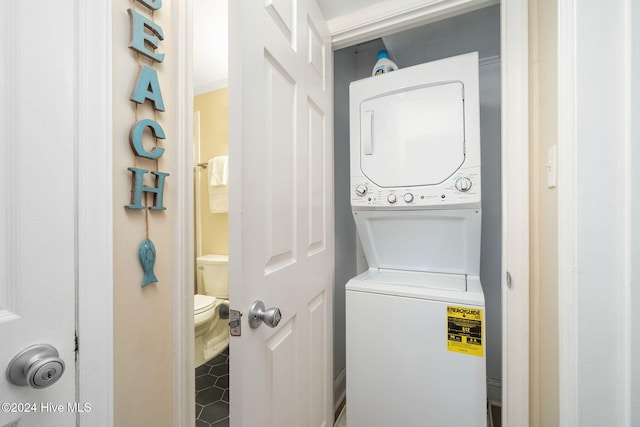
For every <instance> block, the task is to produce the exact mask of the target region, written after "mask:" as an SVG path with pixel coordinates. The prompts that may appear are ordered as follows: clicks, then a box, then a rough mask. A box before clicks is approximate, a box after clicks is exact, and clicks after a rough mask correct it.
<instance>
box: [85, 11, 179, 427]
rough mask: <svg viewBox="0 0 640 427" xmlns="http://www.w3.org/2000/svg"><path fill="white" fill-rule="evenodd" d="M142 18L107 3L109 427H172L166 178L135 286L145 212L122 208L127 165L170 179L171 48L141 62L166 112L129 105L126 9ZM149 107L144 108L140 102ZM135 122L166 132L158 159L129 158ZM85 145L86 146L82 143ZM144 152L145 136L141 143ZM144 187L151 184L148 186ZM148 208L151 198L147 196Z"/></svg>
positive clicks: (133, 73) (163, 17) (165, 16)
mask: <svg viewBox="0 0 640 427" xmlns="http://www.w3.org/2000/svg"><path fill="white" fill-rule="evenodd" d="M130 7H135V10H137V11H138V12H140V13H142V14H143V15H145V16H147V17H149V16H150V14H149V12H148V11H147V9H146V8H145V7H143V6H141V5H140V4H139V3H138V2H134V1H117V2H113V46H112V51H113V70H112V71H113V146H114V150H113V168H114V170H113V176H114V182H113V198H114V212H113V216H114V242H113V243H114V270H115V271H114V301H113V305H114V306H113V309H114V325H113V327H114V340H113V341H114V349H113V350H114V378H113V387H114V390H113V394H114V425H116V426H119V427H128V426H131V427H138V426H158V427H162V426H170V425H172V423H173V351H174V349H173V329H172V328H173V326H172V312H173V309H172V298H173V297H172V293H173V287H174V286H175V284H174V283H172V276H173V271H172V259H173V258H174V257H173V254H172V252H171V251H172V247H173V242H172V212H173V209H172V208H174V207H175V206H174V202H173V200H172V198H171V187H172V182H171V178H172V177H171V176H169V177H167V180H166V183H165V194H164V206H165V207H166V208H167V210H166V211H149V213H148V221H149V222H148V229H149V238H150V239H151V240H152V241H153V242H154V244H155V247H156V251H157V259H156V264H155V269H154V271H155V274H156V276H157V278H158V280H159V282H158V283H151V284H149V285H147V286H146V287H145V288H142V287H141V286H140V285H141V282H142V277H143V274H142V268H141V266H140V262H139V260H138V248H139V246H140V244H141V242H142V241H143V239H144V238H145V235H146V228H147V226H146V221H145V216H146V213H145V210H131V209H126V208H125V207H124V206H125V205H128V204H129V199H130V191H131V173H130V172H129V171H128V170H127V168H129V167H133V166H136V167H140V168H144V169H148V170H156V171H161V172H168V173H170V174H171V173H172V168H173V166H172V160H173V159H172V151H171V150H172V149H174V148H173V147H172V145H175V144H176V143H177V141H175V140H174V139H172V136H173V135H172V134H173V130H172V129H171V125H170V124H171V120H172V117H173V116H172V115H173V114H175V108H174V107H173V102H172V95H173V94H172V87H171V84H170V83H171V76H170V73H171V69H172V63H173V61H174V60H175V58H176V56H177V55H176V54H175V52H172V51H171V49H170V47H171V42H170V41H168V40H166V39H165V40H164V41H162V42H160V48H159V49H158V51H159V52H164V53H165V54H166V57H165V60H164V63H162V64H154V65H151V63H150V62H149V61H147V60H140V63H143V64H147V65H150V66H152V67H153V68H155V69H156V70H157V71H158V75H159V80H160V86H161V90H162V95H163V100H164V104H165V108H166V111H165V112H155V114H154V111H153V109H152V108H150V107H149V106H148V105H144V106H142V107H140V108H138V110H137V112H136V109H135V108H134V106H133V103H132V102H131V101H129V97H130V96H131V92H132V90H133V88H134V87H135V84H136V81H137V77H138V68H139V65H138V61H139V60H138V59H137V58H136V55H135V54H134V53H133V51H132V50H131V49H129V48H128V46H129V43H130V40H129V32H130V30H129V16H128V14H127V9H128V8H130ZM170 9H171V1H170V0H164V2H163V5H162V8H161V9H160V10H158V11H156V12H155V13H154V21H155V22H156V23H158V24H159V25H160V26H161V27H162V29H163V32H164V34H165V37H171V34H172V31H171V25H170V23H171V19H170V17H171V16H170V15H171V14H170ZM147 104H148V102H147ZM142 118H150V119H154V120H156V121H157V122H158V123H159V124H160V125H161V126H162V128H163V129H164V131H165V133H166V134H167V139H166V140H165V141H163V142H161V144H160V145H161V146H163V147H165V148H166V149H167V151H165V153H164V155H163V156H162V157H161V158H160V159H158V160H157V161H153V160H147V159H142V158H136V156H135V155H134V153H133V151H132V149H131V147H130V144H129V131H130V129H131V127H132V126H133V124H134V123H135V122H136V121H137V120H140V119H142ZM87 143H90V141H87ZM144 143H145V148H146V149H150V148H151V145H150V144H151V141H150V138H148V137H145V138H144ZM147 185H151V184H147ZM149 202H150V203H151V197H149Z"/></svg>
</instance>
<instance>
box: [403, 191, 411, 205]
mask: <svg viewBox="0 0 640 427" xmlns="http://www.w3.org/2000/svg"><path fill="white" fill-rule="evenodd" d="M404 201H405V202H407V203H411V202H413V194H411V193H406V194H405V195H404Z"/></svg>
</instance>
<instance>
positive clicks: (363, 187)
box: [356, 184, 368, 197]
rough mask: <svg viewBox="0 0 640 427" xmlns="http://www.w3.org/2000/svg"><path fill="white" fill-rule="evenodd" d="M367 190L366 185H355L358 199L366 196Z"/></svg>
mask: <svg viewBox="0 0 640 427" xmlns="http://www.w3.org/2000/svg"><path fill="white" fill-rule="evenodd" d="M367 191H368V188H367V186H366V185H363V184H358V185H356V194H357V195H358V197H362V196H364V195H365V194H367Z"/></svg>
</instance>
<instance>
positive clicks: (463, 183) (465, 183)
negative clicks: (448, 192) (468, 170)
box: [456, 176, 472, 193]
mask: <svg viewBox="0 0 640 427" xmlns="http://www.w3.org/2000/svg"><path fill="white" fill-rule="evenodd" d="M471 185H472V182H471V180H470V179H469V178H467V177H466V176H463V177H460V178H458V179H457V180H456V189H457V190H458V191H461V192H463V193H466V192H467V191H469V190H471Z"/></svg>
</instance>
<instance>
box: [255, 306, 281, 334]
mask: <svg viewBox="0 0 640 427" xmlns="http://www.w3.org/2000/svg"><path fill="white" fill-rule="evenodd" d="M281 319H282V314H281V313H280V309H279V308H277V307H272V308H267V309H266V310H265V308H264V303H263V302H262V301H256V302H254V303H253V305H252V306H251V310H249V326H251V328H252V329H255V328H257V327H259V326H260V325H262V323H263V322H264V324H265V325H267V326H268V327H270V328H275V327H276V326H278V323H280V320H281Z"/></svg>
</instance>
